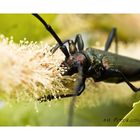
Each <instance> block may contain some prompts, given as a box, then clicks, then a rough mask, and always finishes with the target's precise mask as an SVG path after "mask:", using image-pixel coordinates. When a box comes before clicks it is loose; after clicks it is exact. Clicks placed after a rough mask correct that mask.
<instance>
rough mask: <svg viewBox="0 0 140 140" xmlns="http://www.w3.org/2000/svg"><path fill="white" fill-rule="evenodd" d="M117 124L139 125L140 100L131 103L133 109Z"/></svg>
mask: <svg viewBox="0 0 140 140" xmlns="http://www.w3.org/2000/svg"><path fill="white" fill-rule="evenodd" d="M118 126H140V101H138V102H136V103H134V104H133V109H132V110H131V111H130V112H129V113H128V114H127V115H126V116H125V117H124V118H123V119H122V120H121V121H120V123H119V124H118Z"/></svg>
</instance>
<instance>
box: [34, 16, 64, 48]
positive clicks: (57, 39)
mask: <svg viewBox="0 0 140 140" xmlns="http://www.w3.org/2000/svg"><path fill="white" fill-rule="evenodd" d="M32 15H33V16H35V17H36V18H37V19H38V20H39V21H40V22H41V23H42V24H43V25H44V26H45V28H46V29H47V30H48V31H49V32H50V33H51V35H52V36H53V37H54V38H55V40H56V41H57V42H58V44H59V45H60V46H63V43H62V41H61V39H60V38H59V37H58V35H57V34H56V33H55V31H54V30H53V28H52V27H51V26H50V25H49V24H47V23H46V22H45V20H44V19H43V18H42V17H40V16H39V15H38V14H32Z"/></svg>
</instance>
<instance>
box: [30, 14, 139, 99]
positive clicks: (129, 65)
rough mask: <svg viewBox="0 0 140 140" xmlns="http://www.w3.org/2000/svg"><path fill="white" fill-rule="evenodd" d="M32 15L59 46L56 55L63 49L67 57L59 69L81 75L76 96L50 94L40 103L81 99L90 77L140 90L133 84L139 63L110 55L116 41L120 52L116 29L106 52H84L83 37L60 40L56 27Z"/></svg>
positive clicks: (136, 78)
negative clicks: (68, 98)
mask: <svg viewBox="0 0 140 140" xmlns="http://www.w3.org/2000/svg"><path fill="white" fill-rule="evenodd" d="M33 15H34V16H35V17H36V18H37V19H38V20H39V21H40V22H41V23H42V24H43V25H44V26H45V28H46V29H47V30H48V31H49V32H50V34H51V35H52V36H53V37H54V39H55V40H56V41H57V43H58V44H57V45H56V46H55V47H54V48H52V50H51V52H52V53H54V52H55V51H56V50H57V49H58V48H60V49H61V51H62V52H63V54H64V55H65V60H64V61H63V62H62V64H61V65H60V67H62V68H65V71H64V73H62V75H63V76H64V75H69V76H71V75H73V74H74V73H79V76H78V78H77V84H76V86H75V88H74V92H73V93H70V94H66V95H64V94H61V95H55V96H53V95H47V96H43V97H41V98H39V100H40V101H48V100H49V101H50V100H52V99H55V98H66V97H74V96H79V95H81V93H82V92H83V91H84V89H85V81H86V79H87V78H89V77H92V78H93V79H94V81H95V82H100V81H104V82H110V83H121V82H125V83H127V85H128V86H129V87H130V88H131V89H132V90H133V91H134V92H137V91H140V88H136V87H135V86H134V85H133V84H132V83H130V82H131V81H138V80H140V61H139V60H136V59H132V58H129V57H126V56H122V55H118V54H117V53H116V54H115V53H110V52H108V50H109V48H110V46H111V43H112V42H113V40H115V43H116V52H117V48H118V45H117V44H118V43H117V42H118V39H117V29H116V28H112V30H111V32H110V34H109V35H108V38H107V41H106V43H105V49H104V51H102V50H99V49H95V48H87V49H85V50H84V42H83V39H82V36H81V35H80V34H77V35H76V37H75V40H71V39H68V40H65V41H61V39H60V38H59V37H58V35H57V34H56V33H55V31H54V30H53V28H52V27H51V26H50V25H49V24H47V23H46V22H45V20H44V19H42V18H41V17H40V16H39V15H38V14H33ZM66 43H67V44H68V49H69V51H68V49H67V48H66V45H65V44H66Z"/></svg>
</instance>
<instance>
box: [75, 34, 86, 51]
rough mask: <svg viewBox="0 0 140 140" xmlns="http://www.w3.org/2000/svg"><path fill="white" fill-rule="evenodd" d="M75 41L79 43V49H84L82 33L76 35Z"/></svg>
mask: <svg viewBox="0 0 140 140" xmlns="http://www.w3.org/2000/svg"><path fill="white" fill-rule="evenodd" d="M74 42H75V44H77V46H78V49H79V51H82V50H83V49H84V41H83V39H82V36H81V35H80V34H77V35H76V37H75V41H74Z"/></svg>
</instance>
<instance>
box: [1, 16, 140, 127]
mask: <svg viewBox="0 0 140 140" xmlns="http://www.w3.org/2000/svg"><path fill="white" fill-rule="evenodd" d="M41 16H42V17H43V18H44V19H45V20H46V21H47V22H48V23H49V24H51V25H52V27H53V28H54V30H55V31H56V32H57V33H58V35H59V36H60V38H61V39H62V40H63V39H67V38H73V37H74V36H75V35H76V34H77V33H81V34H82V35H83V38H84V41H85V42H86V45H87V46H88V47H92V46H94V45H95V44H96V43H97V42H99V43H100V46H104V43H105V41H106V38H107V35H108V33H109V32H110V31H111V28H112V27H117V29H118V36H119V40H121V42H124V43H125V44H129V43H135V42H139V37H140V23H139V21H140V15H130V14H129V15H115V14H109V15H106V14H102V15H101V14H88V15H87V14H83V15H78V14H59V15H58V14H41ZM0 34H4V35H5V36H6V37H10V36H13V37H14V41H15V42H17V43H19V41H20V40H23V39H24V38H27V40H29V41H45V42H47V43H49V44H50V45H53V44H55V43H56V42H55V40H54V39H53V38H52V36H51V35H50V34H49V33H48V32H47V31H46V30H45V28H44V27H43V25H42V24H41V23H40V22H39V21H38V20H37V19H36V18H35V17H33V16H32V15H31V14H1V15H0ZM133 47H134V49H135V46H133ZM1 92H2V91H1ZM0 98H1V97H0ZM139 98H140V94H139V93H137V94H134V93H133V92H132V91H131V89H129V87H128V86H127V85H126V84H118V85H115V84H108V83H103V82H101V83H94V82H93V81H92V80H91V79H90V80H88V81H87V82H86V90H85V91H84V93H83V94H82V95H81V96H80V97H78V98H77V102H76V106H75V112H74V122H73V125H76V126H116V125H118V123H119V122H120V120H121V119H122V118H124V117H125V116H126V114H128V113H129V111H131V110H132V108H133V107H132V106H133V103H134V102H136V101H138V100H139ZM70 101H71V100H70V99H64V100H57V101H52V102H47V103H41V104H40V103H38V102H35V101H32V102H23V101H15V100H13V99H11V100H10V101H8V102H6V101H4V100H2V98H1V102H0V125H1V126H66V125H67V120H68V109H69V103H70ZM139 114H140V113H139V112H138V114H137V116H138V115H139ZM122 125H123V124H122ZM126 125H127V124H126ZM128 125H138V126H139V124H135V123H130V124H128Z"/></svg>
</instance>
